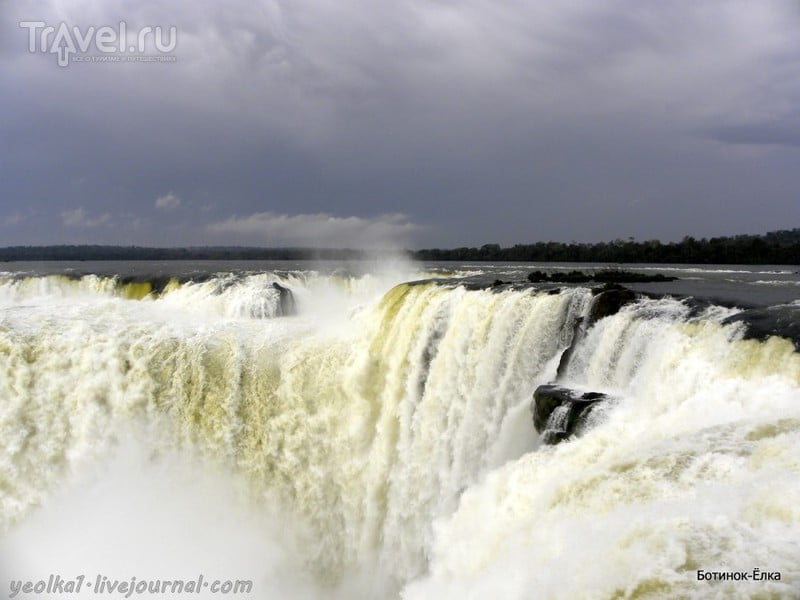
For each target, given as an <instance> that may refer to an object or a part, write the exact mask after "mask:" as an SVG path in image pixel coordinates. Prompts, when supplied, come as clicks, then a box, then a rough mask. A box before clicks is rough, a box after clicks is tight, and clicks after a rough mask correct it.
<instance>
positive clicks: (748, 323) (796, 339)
mask: <svg viewBox="0 0 800 600" xmlns="http://www.w3.org/2000/svg"><path fill="white" fill-rule="evenodd" d="M730 323H743V324H744V326H745V333H744V337H745V339H756V340H760V341H764V340H766V339H767V338H768V337H770V336H773V335H774V336H779V337H783V338H787V339H790V340H792V342H793V343H794V347H795V349H797V350H798V351H800V305H798V304H783V305H780V306H769V307H767V308H753V309H750V310H744V311H742V312H740V313H737V314H735V315H733V316H731V317H728V318H727V319H725V320H724V321H723V324H725V325H727V324H730Z"/></svg>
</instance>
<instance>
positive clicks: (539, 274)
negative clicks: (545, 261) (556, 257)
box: [528, 271, 550, 283]
mask: <svg viewBox="0 0 800 600" xmlns="http://www.w3.org/2000/svg"><path fill="white" fill-rule="evenodd" d="M528 281H530V282H531V283H542V282H545V281H550V276H549V275H548V274H547V273H545V272H544V271H531V272H530V273H528Z"/></svg>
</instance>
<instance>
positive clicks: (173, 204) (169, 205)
mask: <svg viewBox="0 0 800 600" xmlns="http://www.w3.org/2000/svg"><path fill="white" fill-rule="evenodd" d="M180 205H181V199H180V198H178V197H177V196H176V195H175V194H174V193H172V192H169V193H168V194H164V195H163V196H159V197H158V198H156V202H155V207H156V208H157V209H159V210H175V209H176V208H178V207H179V206H180Z"/></svg>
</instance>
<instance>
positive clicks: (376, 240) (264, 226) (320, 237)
mask: <svg viewBox="0 0 800 600" xmlns="http://www.w3.org/2000/svg"><path fill="white" fill-rule="evenodd" d="M420 228H421V227H420V226H419V225H417V224H415V223H412V222H411V221H409V220H408V217H406V216H405V215H401V214H392V215H381V216H379V217H373V218H363V217H353V216H351V217H335V216H333V215H329V214H325V213H317V214H309V215H287V214H275V213H271V212H262V213H255V214H252V215H248V216H246V217H229V218H227V219H225V220H224V221H220V222H218V223H212V224H210V225H209V226H208V230H209V231H210V232H211V233H216V234H233V235H235V236H236V239H238V240H242V239H244V240H248V241H252V242H255V243H261V244H263V243H267V244H270V245H275V246H301V245H313V246H319V247H326V248H344V247H350V248H354V247H355V248H376V247H379V248H390V247H399V246H402V244H404V243H405V242H407V241H408V237H409V235H410V234H411V233H414V232H416V231H418V230H419V229H420Z"/></svg>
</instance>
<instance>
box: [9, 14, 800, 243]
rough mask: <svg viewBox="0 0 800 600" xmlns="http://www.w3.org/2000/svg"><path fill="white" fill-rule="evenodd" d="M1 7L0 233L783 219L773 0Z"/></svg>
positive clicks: (358, 237)
mask: <svg viewBox="0 0 800 600" xmlns="http://www.w3.org/2000/svg"><path fill="white" fill-rule="evenodd" d="M0 6H2V8H0V27H1V28H2V35H0V85H2V89H3V92H4V93H3V94H2V95H1V96H0V136H1V138H2V141H3V145H2V147H0V177H2V181H3V189H2V192H0V193H2V197H3V201H2V205H1V206H0V244H2V243H3V242H5V243H8V244H11V243H46V242H61V241H68V242H103V243H139V244H162V245H166V244H170V245H172V244H187V243H193V244H202V243H208V244H216V243H248V244H250V243H264V244H270V243H275V244H282V245H283V244H291V243H295V242H296V243H303V244H308V243H311V242H313V241H314V240H318V241H319V243H320V245H353V244H354V242H355V243H361V244H365V245H374V244H376V243H378V242H380V241H381V240H385V241H386V243H387V244H408V245H453V244H465V243H468V244H481V243H485V242H492V241H497V242H500V243H504V244H508V243H514V242H520V241H530V240H535V239H542V238H544V239H560V240H570V239H580V240H587V239H589V240H597V239H610V238H615V237H627V236H629V235H634V236H637V237H640V238H651V237H662V238H675V237H680V236H682V235H684V234H692V235H712V234H713V235H716V234H725V233H737V232H743V231H760V230H767V229H770V228H772V229H774V228H779V227H785V226H787V225H791V224H795V225H797V224H800V207H798V205H797V202H796V195H795V193H794V191H795V190H796V189H798V185H800V175H798V172H800V169H798V168H797V166H798V165H797V160H798V155H797V150H796V141H797V139H798V138H797V132H798V129H797V127H796V126H795V125H796V120H795V116H796V112H795V107H796V106H797V103H798V100H800V84H799V83H798V79H797V77H796V72H797V67H798V58H799V57H800V39H798V36H797V31H798V25H800V19H799V18H798V10H797V6H796V4H795V3H794V2H789V1H786V2H760V3H752V2H744V1H722V0H719V1H717V2H704V3H686V2H678V1H666V2H659V3H648V4H644V3H640V2H633V1H629V0H626V1H613V0H607V1H601V2H597V1H594V0H591V1H590V0H575V1H568V2H560V3H552V2H514V1H512V2H504V3H500V2H489V1H487V0H481V1H478V0H466V1H463V2H458V3H456V2H448V1H444V0H438V1H436V0H427V1H424V2H423V1H419V0H403V1H399V2H392V3H374V2H367V1H366V0H343V1H341V2H338V3H321V2H317V1H315V0H295V1H293V2H281V1H277V0H262V1H259V2H245V1H244V0H239V1H234V2H227V3H219V2H211V1H210V0H209V1H206V0H202V1H198V2H188V1H175V2H170V3H168V4H165V3H158V2H155V1H154V0H144V1H140V2H133V1H127V0H116V1H103V2H101V1H99V0H98V1H95V2H92V1H88V0H84V1H82V2H77V1H76V2H55V1H53V2H49V3H48V2H41V3H38V2H37V3H33V2H27V3H26V2H20V3H4V4H2V5H0ZM21 20H41V21H47V22H48V24H53V25H56V24H57V23H58V22H59V21H61V20H63V21H65V22H67V23H68V24H70V25H77V26H80V27H84V28H85V27H88V26H89V25H95V26H97V27H99V26H102V25H111V26H114V25H116V23H118V22H119V21H120V20H124V21H125V22H126V23H127V25H128V27H129V29H130V30H131V31H135V30H137V29H138V28H141V27H144V26H155V25H161V26H170V25H175V26H176V27H177V28H178V46H177V48H176V50H175V52H174V55H175V57H176V58H177V60H176V62H175V63H174V64H80V63H73V64H71V65H70V66H69V67H67V68H59V67H57V66H56V63H55V56H54V55H50V54H36V55H32V54H29V53H28V52H27V47H26V46H27V32H26V30H24V29H22V28H20V27H19V25H18V23H19V21H21ZM784 125H785V127H784ZM708 132H712V133H711V134H710V135H709V133H708ZM767 140H772V141H767ZM720 142H722V143H720ZM293 241H294V242H293Z"/></svg>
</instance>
